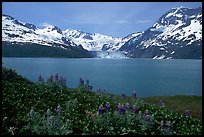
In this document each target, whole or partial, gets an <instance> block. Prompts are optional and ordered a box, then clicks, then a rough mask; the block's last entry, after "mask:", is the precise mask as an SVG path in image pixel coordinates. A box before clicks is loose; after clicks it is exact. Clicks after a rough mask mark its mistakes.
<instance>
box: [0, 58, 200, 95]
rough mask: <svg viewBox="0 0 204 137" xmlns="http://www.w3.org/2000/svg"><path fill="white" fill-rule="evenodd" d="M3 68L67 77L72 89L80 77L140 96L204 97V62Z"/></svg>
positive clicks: (55, 62) (7, 61) (32, 63)
mask: <svg viewBox="0 0 204 137" xmlns="http://www.w3.org/2000/svg"><path fill="white" fill-rule="evenodd" d="M2 62H3V66H5V67H8V68H11V69H15V70H16V72H17V73H19V74H21V75H22V76H24V77H26V78H28V79H30V80H32V81H34V82H36V81H37V80H38V76H39V75H40V74H41V75H42V76H43V77H44V79H47V78H48V77H49V75H50V74H53V75H54V74H56V73H58V74H59V75H62V76H64V77H66V78H67V86H68V87H76V86H78V84H79V78H80V77H81V78H82V79H84V80H86V79H88V80H89V81H90V85H92V86H93V89H94V90H96V89H99V88H100V89H107V90H108V91H110V92H112V93H115V94H121V92H122V91H124V92H126V94H127V95H130V94H131V92H132V91H133V90H135V91H136V92H137V95H138V96H139V97H148V96H162V95H200V96H202V60H189V59H185V60H183V59H176V60H174V59H172V60H153V59H96V58H91V59H86V58H85V59H71V58H2Z"/></svg>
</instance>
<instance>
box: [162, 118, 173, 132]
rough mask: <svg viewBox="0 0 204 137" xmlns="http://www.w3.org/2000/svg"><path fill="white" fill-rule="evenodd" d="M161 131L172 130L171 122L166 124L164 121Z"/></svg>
mask: <svg viewBox="0 0 204 137" xmlns="http://www.w3.org/2000/svg"><path fill="white" fill-rule="evenodd" d="M160 127H161V129H164V130H169V129H170V128H171V121H167V122H166V124H164V121H163V120H162V121H161V123H160Z"/></svg>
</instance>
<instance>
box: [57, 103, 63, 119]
mask: <svg viewBox="0 0 204 137" xmlns="http://www.w3.org/2000/svg"><path fill="white" fill-rule="evenodd" d="M61 112H62V110H61V107H60V105H58V106H57V109H56V113H57V115H58V116H60V115H61Z"/></svg>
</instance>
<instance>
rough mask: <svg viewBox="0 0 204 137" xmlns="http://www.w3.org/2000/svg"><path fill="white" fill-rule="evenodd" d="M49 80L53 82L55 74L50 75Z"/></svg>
mask: <svg viewBox="0 0 204 137" xmlns="http://www.w3.org/2000/svg"><path fill="white" fill-rule="evenodd" d="M48 82H51V83H52V82H53V75H52V74H51V75H50V77H49V78H48Z"/></svg>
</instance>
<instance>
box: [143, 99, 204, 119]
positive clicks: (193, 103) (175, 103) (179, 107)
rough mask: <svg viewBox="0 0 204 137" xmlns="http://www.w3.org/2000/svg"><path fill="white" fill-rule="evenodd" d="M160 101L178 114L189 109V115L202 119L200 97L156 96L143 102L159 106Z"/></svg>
mask: <svg viewBox="0 0 204 137" xmlns="http://www.w3.org/2000/svg"><path fill="white" fill-rule="evenodd" d="M160 99H162V100H163V101H164V102H165V106H166V107H168V108H170V109H172V110H174V111H176V112H179V113H183V112H184V111H185V110H187V109H189V110H190V112H191V114H192V115H194V116H198V117H200V118H202V96H181V95H179V96H158V97H148V98H144V100H145V101H146V102H148V103H153V104H156V105H159V101H160Z"/></svg>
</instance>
